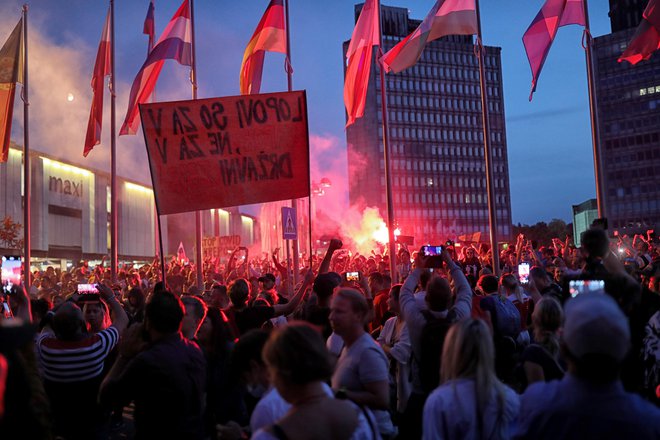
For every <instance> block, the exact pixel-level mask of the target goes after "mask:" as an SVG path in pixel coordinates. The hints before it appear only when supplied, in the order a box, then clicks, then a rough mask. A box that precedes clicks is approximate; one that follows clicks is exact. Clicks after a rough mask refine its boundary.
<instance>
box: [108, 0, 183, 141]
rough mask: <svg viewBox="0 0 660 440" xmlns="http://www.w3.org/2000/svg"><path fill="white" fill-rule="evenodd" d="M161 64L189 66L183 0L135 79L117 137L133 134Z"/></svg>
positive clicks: (153, 86) (152, 89)
mask: <svg viewBox="0 0 660 440" xmlns="http://www.w3.org/2000/svg"><path fill="white" fill-rule="evenodd" d="M165 60H176V61H178V62H179V64H181V65H184V66H191V65H192V24H191V20H190V8H189V5H188V0H183V3H182V4H181V6H180V7H179V9H178V10H177V11H176V13H175V14H174V16H173V17H172V19H171V20H170V22H169V23H168V25H167V27H166V28H165V30H164V31H163V34H162V35H161V36H160V38H159V39H158V41H157V42H156V45H155V46H154V48H153V49H152V50H151V52H150V53H149V56H147V60H146V61H145V62H144V64H143V65H142V68H140V71H139V72H138V74H137V76H136V77H135V80H134V81H133V86H132V87H131V95H130V97H129V99H128V109H127V111H126V118H125V119H124V124H123V125H122V126H121V130H119V135H120V136H122V135H125V134H135V133H137V128H138V125H139V124H140V118H139V114H140V113H139V111H138V104H143V103H145V102H147V101H148V100H149V97H150V96H151V94H152V93H153V91H154V88H155V87H156V82H157V81H158V76H159V75H160V71H161V70H162V69H163V63H165Z"/></svg>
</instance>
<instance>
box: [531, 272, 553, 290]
mask: <svg viewBox="0 0 660 440" xmlns="http://www.w3.org/2000/svg"><path fill="white" fill-rule="evenodd" d="M529 278H530V280H531V281H532V282H533V283H534V285H535V286H536V287H537V289H539V290H543V289H545V288H546V287H548V286H549V285H550V284H552V280H551V279H550V276H549V275H548V272H546V271H545V269H544V268H542V267H541V266H534V267H532V268H531V269H530V270H529Z"/></svg>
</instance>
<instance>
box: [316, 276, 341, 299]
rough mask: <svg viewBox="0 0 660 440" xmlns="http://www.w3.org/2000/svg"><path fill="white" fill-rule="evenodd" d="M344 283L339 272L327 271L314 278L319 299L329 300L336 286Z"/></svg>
mask: <svg viewBox="0 0 660 440" xmlns="http://www.w3.org/2000/svg"><path fill="white" fill-rule="evenodd" d="M341 283H342V278H341V275H339V274H338V273H337V272H327V273H322V274H319V275H318V276H317V277H316V279H315V280H314V287H313V290H314V293H316V296H317V297H318V299H319V301H321V302H323V301H327V300H328V299H329V298H330V297H331V296H332V293H333V292H334V290H335V288H337V287H338V286H340V285H341Z"/></svg>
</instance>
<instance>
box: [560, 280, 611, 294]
mask: <svg viewBox="0 0 660 440" xmlns="http://www.w3.org/2000/svg"><path fill="white" fill-rule="evenodd" d="M568 289H569V292H570V294H571V297H573V298H575V297H576V296H578V295H582V294H584V293H604V292H605V281H603V280H572V281H570V282H569V283H568Z"/></svg>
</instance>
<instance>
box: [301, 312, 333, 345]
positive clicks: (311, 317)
mask: <svg viewBox="0 0 660 440" xmlns="http://www.w3.org/2000/svg"><path fill="white" fill-rule="evenodd" d="M303 319H304V320H305V321H307V322H309V323H310V324H314V325H316V326H319V327H321V329H322V332H323V338H324V339H328V338H329V337H330V335H331V334H332V327H331V326H330V307H322V306H319V305H317V304H309V305H307V307H305V314H304V318H303Z"/></svg>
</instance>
